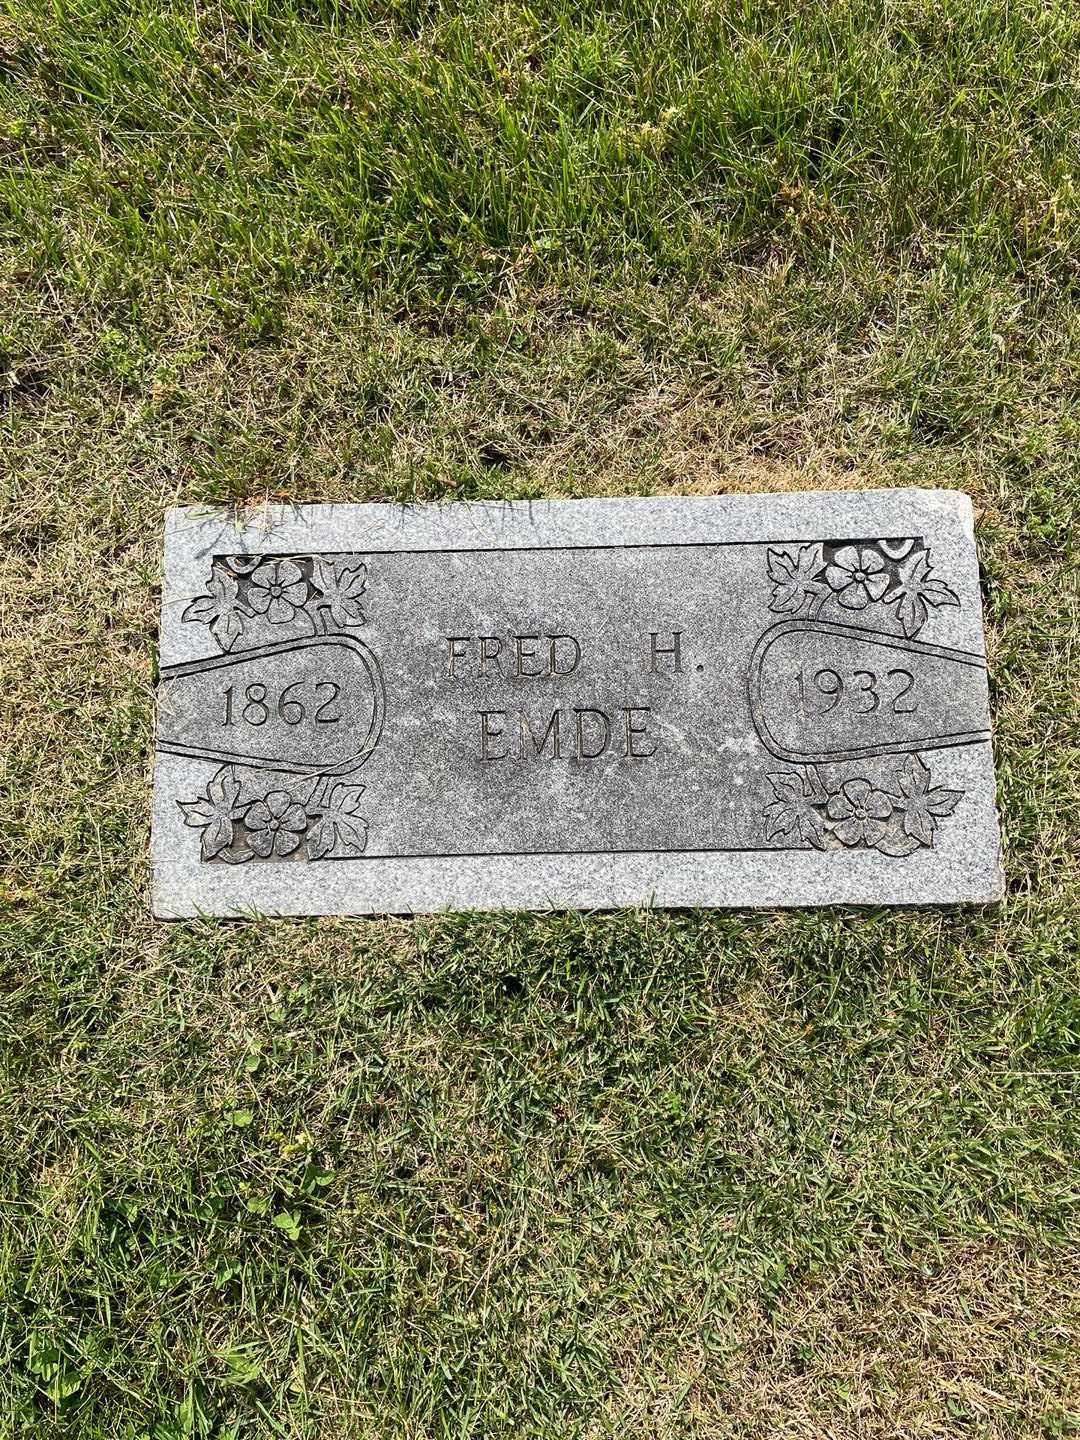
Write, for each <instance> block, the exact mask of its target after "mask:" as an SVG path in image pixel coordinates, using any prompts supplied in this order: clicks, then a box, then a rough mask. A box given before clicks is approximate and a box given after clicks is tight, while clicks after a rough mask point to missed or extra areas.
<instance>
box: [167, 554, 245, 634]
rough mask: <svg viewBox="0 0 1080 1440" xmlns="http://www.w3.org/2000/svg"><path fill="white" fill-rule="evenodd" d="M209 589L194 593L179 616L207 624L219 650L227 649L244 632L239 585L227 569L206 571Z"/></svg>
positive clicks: (243, 611) (243, 613)
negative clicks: (208, 576) (207, 592)
mask: <svg viewBox="0 0 1080 1440" xmlns="http://www.w3.org/2000/svg"><path fill="white" fill-rule="evenodd" d="M209 588H210V593H209V594H208V595H197V596H196V597H195V599H194V600H192V601H191V603H190V604H189V605H187V606H186V607H185V609H184V613H183V615H182V616H181V619H183V620H197V621H199V622H200V623H201V624H203V625H209V627H210V633H211V635H213V637H214V639H215V640H216V641H217V643H218V644H219V645H220V646H221V648H222V649H223V650H231V649H232V647H233V645H234V644H235V643H236V641H237V640H238V639H239V638H240V636H241V635H242V634H243V633H244V619H243V617H244V615H245V614H247V613H248V612H247V611H245V609H244V607H243V606H242V605H241V604H240V597H239V587H238V585H237V583H236V580H235V579H234V578H233V576H232V575H230V574H228V573H227V571H224V570H218V569H217V568H215V569H213V570H212V571H211V572H210V586H209Z"/></svg>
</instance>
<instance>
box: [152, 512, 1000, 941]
mask: <svg viewBox="0 0 1080 1440" xmlns="http://www.w3.org/2000/svg"><path fill="white" fill-rule="evenodd" d="M990 741H991V734H990V717H989V711H988V701H987V669H986V659H985V652H984V645H983V631H982V620H981V610H980V598H979V588H978V569H977V563H976V556H975V545H974V537H973V526H972V514H971V507H970V503H969V501H968V500H967V498H966V497H965V496H963V495H962V494H959V493H958V492H953V491H917V490H911V491H906V490H893V491H877V492H871V493H865V494H842V495H825V494H806V495H780V496H745V497H744V496H740V497H730V498H729V497H723V498H708V499H664V500H609V501H551V502H529V503H526V502H518V503H514V504H465V505H447V506H414V507H397V506H388V505H355V506H347V505H333V506H330V505H315V506H308V507H290V508H285V507H269V508H265V509H260V510H253V511H246V512H243V513H242V514H235V513H226V512H217V511H212V512H208V511H200V510H196V509H192V508H184V509H177V510H173V511H170V512H169V514H168V517H167V523H166V550H165V586H164V596H163V606H162V631H161V679H160V687H159V703H158V728H157V760H156V770H155V793H154V838H153V855H154V904H155V910H156V913H158V914H159V915H162V916H165V917H174V916H183V915H194V914H198V913H208V914H220V915H237V914H247V913H252V912H261V913H267V914H325V913H370V912H379V911H388V912H412V911H421V910H439V909H443V908H455V909H465V908H484V909H494V908H504V907H508V908H515V907H516V908H536V909H539V908H549V907H590V908H591V907H613V906H620V905H649V904H661V905H741V906H748V905H760V906H779V905H801V904H895V903H906V904H924V903H933V904H944V903H956V902H962V901H967V902H975V903H984V902H988V901H993V900H995V899H996V898H998V897H999V896H1000V894H1001V889H1002V876H1001V868H1000V856H999V838H998V825H997V816H996V812H995V807H994V775H993V763H992V753H991V743H990Z"/></svg>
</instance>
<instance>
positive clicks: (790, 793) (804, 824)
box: [765, 770, 825, 850]
mask: <svg viewBox="0 0 1080 1440" xmlns="http://www.w3.org/2000/svg"><path fill="white" fill-rule="evenodd" d="M767 778H768V781H769V784H770V785H771V786H772V788H773V794H774V795H775V796H776V799H775V800H774V801H772V802H771V803H770V804H768V805H766V807H765V838H766V839H767V840H779V839H782V838H783V837H784V836H785V835H792V834H795V835H798V836H799V837H800V838H801V839H802V840H803V841H804V842H805V843H806V844H807V845H813V846H814V848H815V849H817V850H824V849H825V820H824V816H823V815H822V814H821V812H820V811H819V810H818V809H816V808H815V806H816V804H819V803H820V798H824V797H823V796H822V797H820V798H818V797H816V796H815V794H814V793H810V794H808V793H807V792H806V787H805V783H804V780H803V777H802V775H800V774H799V772H798V771H797V770H778V771H775V772H774V773H772V774H770V775H769V776H768V777H767Z"/></svg>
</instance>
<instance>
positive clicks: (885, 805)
mask: <svg viewBox="0 0 1080 1440" xmlns="http://www.w3.org/2000/svg"><path fill="white" fill-rule="evenodd" d="M767 778H768V781H769V784H770V785H771V786H772V790H773V794H774V796H775V799H774V800H772V801H771V802H770V803H769V804H768V805H766V807H765V812H764V816H765V837H766V839H767V840H770V841H775V840H787V841H789V842H791V843H792V844H798V843H800V842H801V843H802V844H803V845H811V846H813V847H814V849H816V850H838V849H846V850H852V849H866V850H877V851H879V852H880V853H881V854H882V855H912V854H914V852H915V851H916V850H919V849H922V848H930V847H932V846H933V844H934V837H935V834H936V832H937V826H938V820H939V819H941V817H943V816H945V815H951V814H952V813H953V811H954V810H955V809H956V807H957V805H958V804H959V803H960V800H961V799H962V798H963V794H964V792H963V791H962V790H947V789H945V788H944V787H942V786H937V787H933V788H932V787H931V785H930V771H929V769H928V768H927V766H926V765H924V764H923V762H922V760H921V759H920V758H919V756H918V755H909V756H907V758H906V759H905V760H904V762H903V763H902V764H901V765H900V766H899V768H898V769H897V770H896V771H895V773H894V776H893V779H892V782H891V783H892V786H894V787H895V788H890V787H889V782H877V781H874V780H871V779H868V778H867V777H866V776H862V775H857V776H853V777H851V778H849V779H847V780H844V781H842V782H841V783H840V784H838V785H837V786H836V787H835V788H834V789H832V790H828V789H826V788H825V786H824V785H823V784H822V782H821V779H820V777H819V775H818V771H817V769H816V768H815V767H814V766H812V765H808V766H805V767H803V768H801V769H799V770H779V771H774V772H773V773H771V774H769V776H768V777H767Z"/></svg>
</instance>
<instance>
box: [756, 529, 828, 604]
mask: <svg viewBox="0 0 1080 1440" xmlns="http://www.w3.org/2000/svg"><path fill="white" fill-rule="evenodd" d="M823 564H824V558H823V554H822V549H821V546H820V545H800V547H799V550H798V553H797V554H795V555H793V554H792V553H791V552H790V551H789V550H769V551H768V553H767V556H766V561H765V565H766V569H767V570H768V572H769V579H770V580H771V581H772V582H773V591H772V595H773V598H772V601H771V603H770V605H769V609H770V610H772V611H775V612H776V613H777V614H780V615H798V614H799V613H800V611H801V610H802V609H803V608H804V607H805V608H806V610H807V613H808V614H809V615H810V616H811V617H813V616H815V615H816V614H817V613H818V611H819V610H820V609H821V607H822V605H824V603H825V601H826V600H827V599H828V595H829V587H828V585H826V584H824V583H823V582H822V581H820V580H818V579H816V578H815V577H816V575H817V573H818V571H820V570H821V568H822V566H823Z"/></svg>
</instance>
